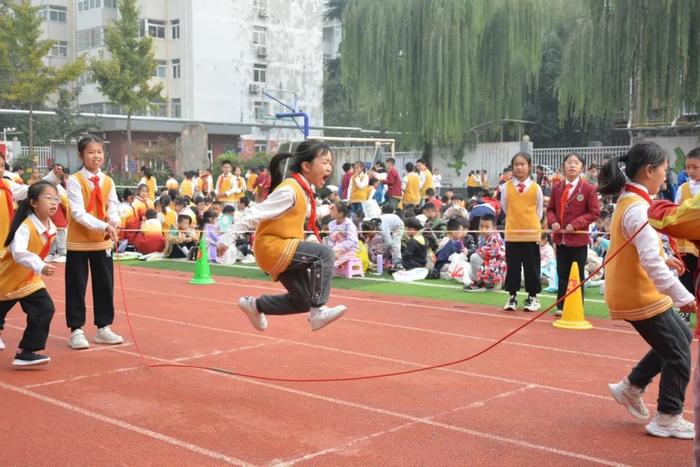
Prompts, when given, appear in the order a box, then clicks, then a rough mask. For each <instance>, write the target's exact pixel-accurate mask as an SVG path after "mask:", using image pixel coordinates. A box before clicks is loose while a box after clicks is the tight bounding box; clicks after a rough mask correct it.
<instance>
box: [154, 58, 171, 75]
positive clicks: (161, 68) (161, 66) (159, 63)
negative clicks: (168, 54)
mask: <svg viewBox="0 0 700 467" xmlns="http://www.w3.org/2000/svg"><path fill="white" fill-rule="evenodd" d="M167 67H168V62H167V61H166V60H156V69H155V71H154V72H153V76H155V77H158V78H165V69H166V68H167Z"/></svg>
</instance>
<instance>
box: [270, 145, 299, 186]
mask: <svg viewBox="0 0 700 467" xmlns="http://www.w3.org/2000/svg"><path fill="white" fill-rule="evenodd" d="M291 157H293V154H292V153H290V152H278V153H277V154H275V155H274V156H272V160H270V167H269V169H268V171H269V172H270V177H271V178H270V193H272V191H273V190H274V189H275V188H277V185H279V184H280V183H282V180H284V177H285V175H287V174H286V173H283V172H286V170H284V167H282V163H283V162H284V161H285V160H287V159H290V158H291Z"/></svg>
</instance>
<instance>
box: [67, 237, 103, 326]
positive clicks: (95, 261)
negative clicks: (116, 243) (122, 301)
mask: <svg viewBox="0 0 700 467" xmlns="http://www.w3.org/2000/svg"><path fill="white" fill-rule="evenodd" d="M88 265H89V268H90V274H91V275H92V303H93V308H94V315H95V321H94V322H95V326H97V327H98V328H102V327H105V326H109V325H110V324H112V322H113V321H114V265H113V263H112V254H111V252H110V253H109V254H107V252H106V251H105V250H100V251H70V250H69V251H68V253H67V255H66V324H67V325H68V327H69V328H70V329H71V331H73V330H75V329H78V328H82V327H83V326H84V325H85V291H86V289H87V280H88Z"/></svg>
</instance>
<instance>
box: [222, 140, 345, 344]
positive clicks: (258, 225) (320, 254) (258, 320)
mask: <svg viewBox="0 0 700 467" xmlns="http://www.w3.org/2000/svg"><path fill="white" fill-rule="evenodd" d="M287 159H289V171H290V172H291V176H290V177H289V178H286V179H284V180H282V178H283V175H284V174H283V173H282V170H281V169H282V167H283V163H284V162H285V161H286V160H287ZM332 171H333V154H332V152H331V149H330V147H329V146H328V145H326V144H323V143H318V142H309V141H304V142H302V143H301V144H299V147H298V148H297V150H296V152H294V154H289V153H280V154H276V155H275V156H274V157H273V158H272V161H271V162H270V174H271V177H272V181H271V186H270V189H271V190H274V191H272V192H271V193H270V196H269V197H268V198H267V199H266V200H265V201H263V202H262V203H259V204H256V205H254V206H251V207H249V208H248V209H246V210H245V212H244V213H243V216H242V217H241V218H240V219H239V220H238V221H237V222H236V223H235V224H234V225H233V227H232V230H231V231H230V232H228V233H226V234H224V235H222V236H221V239H220V240H219V244H218V246H217V253H218V256H223V255H224V253H226V250H228V248H230V247H231V246H232V245H234V244H235V240H236V236H237V235H240V234H243V233H245V232H248V231H251V230H255V241H254V249H255V259H256V260H257V262H258V265H259V266H260V268H261V269H262V270H263V271H265V272H266V273H268V274H270V276H271V277H272V280H273V281H280V282H281V283H282V285H284V287H285V288H286V289H287V293H286V294H282V295H262V296H261V297H259V298H257V299H256V298H254V297H242V298H241V299H240V300H239V301H238V305H239V306H240V308H241V310H243V312H244V313H245V314H246V315H247V316H248V319H249V320H250V322H251V324H252V325H253V326H254V327H255V328H256V329H258V330H260V331H264V330H265V329H267V318H266V315H286V314H294V313H306V312H309V322H310V324H311V329H312V330H313V331H317V330H319V329H321V328H322V327H324V326H326V325H327V324H330V323H332V322H333V321H335V320H337V319H338V318H340V317H341V316H343V314H344V313H345V306H343V305H338V306H335V307H328V306H326V302H327V301H328V296H329V294H330V289H331V277H332V275H333V263H334V261H335V255H334V253H333V250H332V249H331V248H330V247H328V246H327V245H323V244H321V243H320V239H319V238H318V227H317V226H316V217H317V212H316V211H317V207H316V201H315V199H314V192H313V190H312V188H311V187H312V186H315V187H316V188H321V187H323V185H324V184H325V183H326V180H327V179H328V177H330V175H331V172H332ZM307 217H308V220H309V224H308V225H309V227H310V230H313V231H314V237H315V239H314V240H317V241H304V226H305V220H306V219H307Z"/></svg>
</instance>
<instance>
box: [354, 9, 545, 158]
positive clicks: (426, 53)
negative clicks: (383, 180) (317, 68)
mask: <svg viewBox="0 0 700 467" xmlns="http://www.w3.org/2000/svg"><path fill="white" fill-rule="evenodd" d="M547 5H548V2H547V1H546V0H491V1H488V2H485V1H481V0H384V1H382V2H377V1H376V0H349V2H348V4H347V5H346V8H345V10H344V13H343V32H344V35H343V42H342V44H341V55H342V57H343V68H342V72H343V82H344V83H345V84H346V86H347V88H348V91H349V97H350V100H351V104H352V106H353V108H355V109H362V110H363V111H365V112H369V113H371V114H373V115H378V116H379V117H380V121H381V124H382V126H384V127H387V128H392V129H399V130H402V131H405V132H409V133H413V134H416V135H418V136H419V137H420V139H421V141H422V142H423V143H426V144H431V143H439V144H450V145H459V144H461V143H463V142H464V141H465V140H466V139H467V138H468V137H469V129H470V128H472V127H474V126H476V125H478V124H481V123H484V122H486V121H491V120H498V119H503V118H518V117H520V116H521V113H522V107H523V96H524V93H525V92H526V90H527V89H528V86H529V85H531V84H533V82H534V80H535V79H536V76H537V71H538V70H539V64H540V56H541V49H542V44H543V38H544V36H545V34H546V32H547V24H548V18H549V16H548V9H547Z"/></svg>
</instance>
